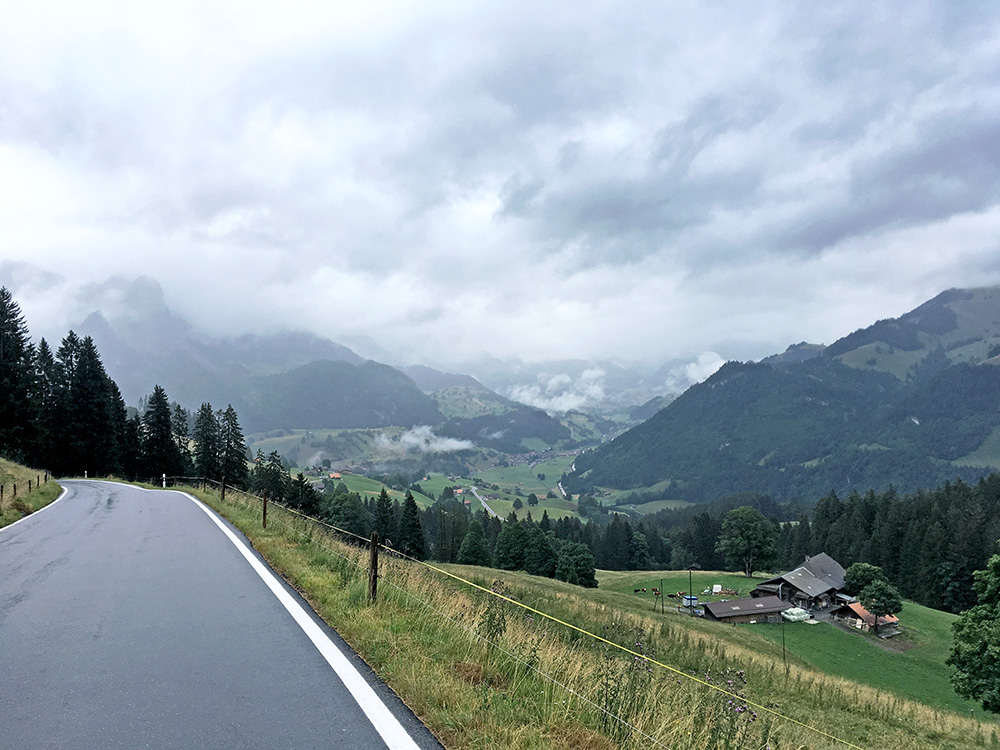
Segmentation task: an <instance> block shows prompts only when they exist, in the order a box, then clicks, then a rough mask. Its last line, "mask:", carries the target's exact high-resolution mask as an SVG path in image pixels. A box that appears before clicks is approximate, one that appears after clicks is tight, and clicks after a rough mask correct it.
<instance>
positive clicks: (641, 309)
mask: <svg viewBox="0 0 1000 750" xmlns="http://www.w3.org/2000/svg"><path fill="white" fill-rule="evenodd" d="M0 6H2V7H0V10H2V13H0V16H2V18H3V21H2V22H0V261H2V262H4V264H5V265H4V268H5V271H4V272H5V274H6V278H7V280H8V282H10V283H12V284H13V285H14V286H15V287H16V289H15V291H16V294H17V297H18V300H19V302H20V303H21V306H22V309H23V310H24V312H25V315H26V316H27V318H28V323H29V326H30V327H31V329H32V331H33V332H35V331H39V332H42V333H46V334H48V335H49V336H53V337H55V336H58V335H60V334H61V333H64V332H65V326H66V325H68V324H70V323H72V322H73V320H72V317H73V315H75V314H77V313H78V312H79V310H77V309H75V308H73V306H72V304H71V301H72V300H74V299H78V298H77V297H76V296H75V295H76V294H77V292H78V290H79V289H80V288H82V287H83V286H84V285H85V284H87V283H91V282H102V281H105V280H106V279H108V278H109V277H111V276H114V275H121V276H124V277H125V278H129V279H130V278H134V277H136V276H139V275H149V276H151V277H153V278H155V279H156V280H158V281H159V282H160V284H161V285H162V286H163V289H164V294H165V298H166V302H167V304H168V305H169V306H170V307H171V308H172V309H174V310H175V311H177V312H178V313H179V314H181V315H184V316H186V317H188V318H190V319H191V320H192V321H193V322H194V323H195V324H196V325H198V326H200V327H202V328H204V329H206V330H208V331H211V332H218V333H231V332H245V331H248V330H253V331H258V332H270V331H275V330H278V329H281V328H302V329H307V330H311V331H314V332H316V333H319V334H322V335H324V336H328V337H331V338H333V339H335V340H345V339H348V338H349V337H352V336H363V335H367V336H370V337H372V338H373V339H374V340H375V341H377V342H378V343H379V344H381V345H382V346H383V347H385V349H387V350H389V351H391V352H394V353H396V354H397V356H398V358H399V359H400V360H401V361H411V362H412V361H421V362H427V363H429V364H435V363H436V364H439V366H440V364H441V363H448V362H459V361H461V360H463V359H465V358H469V357H473V356H475V355H477V354H478V353H480V352H484V351H488V352H491V353H492V354H494V355H497V356H500V357H510V356H520V357H522V358H524V359H527V360H542V359H555V358H565V357H581V358H599V357H600V358H615V359H618V360H621V361H631V360H643V361H647V362H651V363H659V362H662V361H664V360H667V359H671V358H674V357H680V358H686V359H688V360H690V361H692V362H696V361H697V360H698V357H699V356H701V357H703V358H704V357H705V353H706V352H717V353H718V354H720V355H721V356H722V357H723V358H727V359H748V358H753V359H756V358H759V357H762V356H765V355H767V354H770V353H772V352H775V351H778V350H783V349H784V348H785V346H787V345H788V344H790V343H794V342H798V341H802V340H809V341H814V342H823V343H830V342H831V341H833V340H834V339H836V338H838V337H840V336H843V335H845V334H846V333H849V332H850V331H852V330H854V329H856V328H858V327H861V326H865V325H868V324H870V323H872V322H874V321H875V320H876V319H879V318H885V317H894V316H897V315H900V314H902V313H904V312H906V311H908V310H910V309H912V308H913V307H915V306H916V305H918V304H920V303H921V302H923V301H925V300H926V299H928V298H930V297H932V296H934V295H935V294H937V293H938V292H940V291H942V290H943V289H946V288H949V287H955V286H980V285H987V284H998V283H1000V252H998V242H1000V169H998V167H1000V165H998V160H1000V28H998V20H1000V4H997V3H993V2H988V3H987V2H984V3H973V2H962V3H952V2H941V3H936V4H924V3H916V2H898V3H876V4H872V3H867V2H866V3H832V4H820V3H813V2H809V3H798V4H796V3H791V2H780V3H764V2H757V1H756V0H754V2H742V3H740V2H711V3H696V2H685V3H652V2H635V3H628V2H617V3H610V2H609V3H594V2H582V1H580V0H575V1H574V2H562V3H551V4H546V3H539V2H537V1H534V2H519V1H517V0H506V1H505V2H504V3H491V4H479V3H472V2H468V1H467V0H463V1H462V2H454V3H449V2H428V1H427V0H424V1H423V2H419V3H415V2H402V3H391V2H381V3H358V2H352V3H333V2H320V3H316V4H302V3H296V2H282V3H252V2H245V1H244V2H238V3H237V2H231V3H210V2H209V3H206V2H202V1H200V0H199V1H198V2H190V3H189V2H171V3H157V4H155V5H154V4H147V3H135V2H127V3H121V4H117V5H116V4H108V3H101V2H87V3H80V2H67V3H49V2H33V3H22V2H11V1H9V0H3V2H0ZM826 6H828V7H826ZM153 9H155V10H153ZM45 290H48V291H45ZM53 290H54V292H55V293H53ZM708 359H709V360H711V357H709V358H708Z"/></svg>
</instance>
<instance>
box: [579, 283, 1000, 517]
mask: <svg viewBox="0 0 1000 750" xmlns="http://www.w3.org/2000/svg"><path fill="white" fill-rule="evenodd" d="M998 355H1000V288H986V289H970V290H949V291H947V292H944V293H942V294H940V295H938V296H937V297H935V298H934V299H932V300H929V301H928V302H926V303H924V304H923V305H921V306H919V307H918V308H916V309H915V310H913V311H912V312H910V313H907V314H906V315H903V316H901V317H900V318H897V319H891V320H883V321H878V322H877V323H875V324H873V325H872V326H869V327H867V328H864V329H861V330H858V331H855V332H853V333H851V334H849V335H848V336H845V337H843V338H842V339H839V340H838V341H836V342H834V343H833V344H831V345H830V346H828V347H825V348H824V347H819V346H817V345H805V344H800V345H796V346H795V347H790V349H789V350H788V351H787V352H786V353H785V355H778V356H776V357H769V358H766V359H765V360H763V361H762V362H760V363H756V364H755V363H729V364H727V365H725V366H724V367H723V368H722V369H721V370H719V371H718V372H717V373H716V374H715V375H713V376H712V377H710V378H708V380H706V381H705V382H703V383H701V384H699V385H695V386H693V387H691V388H690V389H688V390H687V391H686V392H685V393H684V394H682V395H681V396H679V397H678V398H677V399H676V400H675V401H673V402H672V403H670V404H669V405H668V406H666V407H665V408H664V409H662V410H661V411H659V412H657V413H656V414H655V415H654V416H653V417H651V418H650V419H649V420H647V421H646V422H644V423H643V424H641V425H639V426H637V427H635V428H633V429H631V430H629V431H628V432H625V433H624V434H622V435H620V436H618V437H617V438H616V439H615V440H613V441H612V442H610V443H607V444H605V445H602V446H600V447H599V448H597V449H595V450H593V451H589V452H586V453H584V454H582V455H581V456H579V457H578V458H577V461H576V471H575V472H574V473H573V474H571V475H570V476H569V477H567V479H566V483H565V486H566V487H567V488H570V489H574V490H576V491H585V490H586V491H594V489H595V488H600V487H609V488H617V489H637V490H640V489H642V488H647V487H652V486H654V485H659V486H660V489H658V490H657V493H658V494H659V496H661V497H666V498H676V499H686V500H694V501H700V500H709V499H712V498H714V497H719V496H722V495H726V494H732V493H735V492H740V491H756V492H767V493H769V494H771V495H773V496H774V497H775V498H777V499H789V498H794V497H805V498H808V497H811V498H816V497H819V496H821V495H823V494H826V493H827V492H829V491H830V490H831V489H832V490H836V491H838V492H846V491H849V490H852V489H858V490H865V489H868V488H870V487H872V488H877V489H884V488H886V487H887V486H888V485H889V484H892V485H893V486H895V487H896V488H897V489H900V490H911V489H917V488H920V487H930V486H933V485H935V484H938V483H940V482H943V481H945V480H948V479H955V478H962V479H965V480H968V481H972V480H975V479H976V478H978V477H979V476H982V475H983V474H985V473H987V472H988V471H989V470H991V469H993V468H997V467H1000V367H998V366H996V364H995V363H996V362H998V361H1000V356H998ZM664 483H669V484H668V485H667V488H666V489H662V487H663V484H664Z"/></svg>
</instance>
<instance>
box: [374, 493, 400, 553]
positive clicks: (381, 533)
mask: <svg viewBox="0 0 1000 750" xmlns="http://www.w3.org/2000/svg"><path fill="white" fill-rule="evenodd" d="M373 525H374V528H375V531H376V532H378V538H379V539H380V540H382V541H383V542H391V541H392V540H393V539H395V538H396V513H395V511H394V510H393V507H392V500H390V499H389V492H388V490H386V488H385V487H383V488H382V491H381V492H379V493H378V499H377V500H376V501H375V518H374V522H373Z"/></svg>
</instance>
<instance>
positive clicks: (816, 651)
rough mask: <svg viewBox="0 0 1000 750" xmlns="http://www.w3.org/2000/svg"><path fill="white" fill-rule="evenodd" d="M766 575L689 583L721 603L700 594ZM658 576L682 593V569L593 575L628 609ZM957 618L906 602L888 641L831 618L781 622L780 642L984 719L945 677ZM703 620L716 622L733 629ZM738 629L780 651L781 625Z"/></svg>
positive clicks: (823, 664)
mask: <svg viewBox="0 0 1000 750" xmlns="http://www.w3.org/2000/svg"><path fill="white" fill-rule="evenodd" d="M769 575H770V574H763V573H758V574H757V575H756V576H755V577H754V578H753V579H749V580H748V579H747V578H745V577H744V576H742V575H737V574H733V573H724V572H722V573H720V572H716V571H693V572H692V585H693V590H694V592H695V594H696V595H698V598H699V603H702V602H712V601H720V600H721V599H723V598H727V597H721V596H705V595H703V594H702V593H701V592H702V591H704V590H705V589H710V588H711V586H712V584H720V585H722V586H724V587H727V588H731V589H733V590H736V591H741V592H742V595H744V596H745V595H746V594H747V593H748V592H749V591H750V589H752V588H753V587H754V586H755V585H756V583H757V581H760V580H764V579H765V578H767V577H769ZM661 579H662V580H663V586H664V591H667V592H677V591H686V590H687V588H688V573H687V571H653V572H647V571H627V572H622V573H618V572H611V571H601V572H600V573H599V575H598V582H599V583H600V586H601V588H603V589H606V590H608V591H614V592H617V593H620V594H623V595H624V596H625V597H626V598H627V599H628V600H629V601H627V602H624V603H623V604H622V605H621V606H630V607H632V606H635V605H636V604H638V606H639V607H647V608H652V602H653V597H652V593H651V592H652V588H653V587H654V586H656V587H659V586H660V580H661ZM637 588H646V593H645V594H638V595H637V594H634V593H633V591H634V589H637ZM728 598H732V597H728ZM667 608H668V609H669V604H668V605H667ZM956 619H958V617H957V615H953V614H949V613H947V612H939V611H938V610H935V609H930V608H928V607H923V606H921V605H919V604H916V603H915V602H910V601H907V602H906V603H905V607H904V609H903V612H902V613H901V614H900V624H901V626H902V628H903V633H902V634H901V635H900V636H897V637H895V638H893V639H891V640H881V639H878V638H875V637H874V636H870V635H868V634H865V633H860V632H848V631H846V630H844V629H842V628H840V627H838V626H836V625H833V624H830V623H820V624H819V625H806V624H804V623H787V624H786V625H785V628H784V636H785V647H786V649H787V652H788V654H790V655H791V656H793V657H794V659H793V662H794V663H798V664H808V665H809V666H811V667H813V668H815V669H818V670H819V671H821V672H824V673H826V674H831V675H836V676H838V677H844V678H846V679H849V680H853V681H856V682H860V683H862V684H865V685H869V686H871V687H873V688H877V689H879V690H882V691H885V692H889V693H893V694H895V695H898V696H899V697H900V698H906V699H908V700H914V701H917V702H919V703H923V704H926V705H928V706H933V707H934V708H937V709H940V710H950V711H959V712H962V713H970V712H971V713H972V714H974V715H977V716H979V717H980V718H982V719H989V718H990V717H989V715H988V714H987V713H986V712H984V711H983V710H982V709H981V708H980V707H979V706H978V705H977V704H975V703H971V702H969V701H966V700H962V699H961V698H959V697H958V695H957V694H956V693H955V691H954V690H952V687H951V683H950V682H949V681H948V675H949V673H950V668H949V667H946V666H945V663H944V662H945V659H947V658H948V652H949V650H950V648H951V624H952V623H953V622H954V621H955V620H956ZM707 624H709V625H712V626H713V627H715V628H725V629H732V627H733V626H731V625H728V626H726V625H720V624H717V623H707ZM738 629H742V630H745V631H747V632H748V633H753V634H754V635H756V636H759V637H761V638H763V639H767V640H769V641H771V642H773V643H774V644H776V645H777V646H778V647H779V649H780V646H781V639H782V629H781V628H780V627H778V626H770V625H760V626H756V625H753V626H739V628H738Z"/></svg>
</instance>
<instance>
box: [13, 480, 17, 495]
mask: <svg viewBox="0 0 1000 750" xmlns="http://www.w3.org/2000/svg"><path fill="white" fill-rule="evenodd" d="M13 497H17V482H14V495H13Z"/></svg>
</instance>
